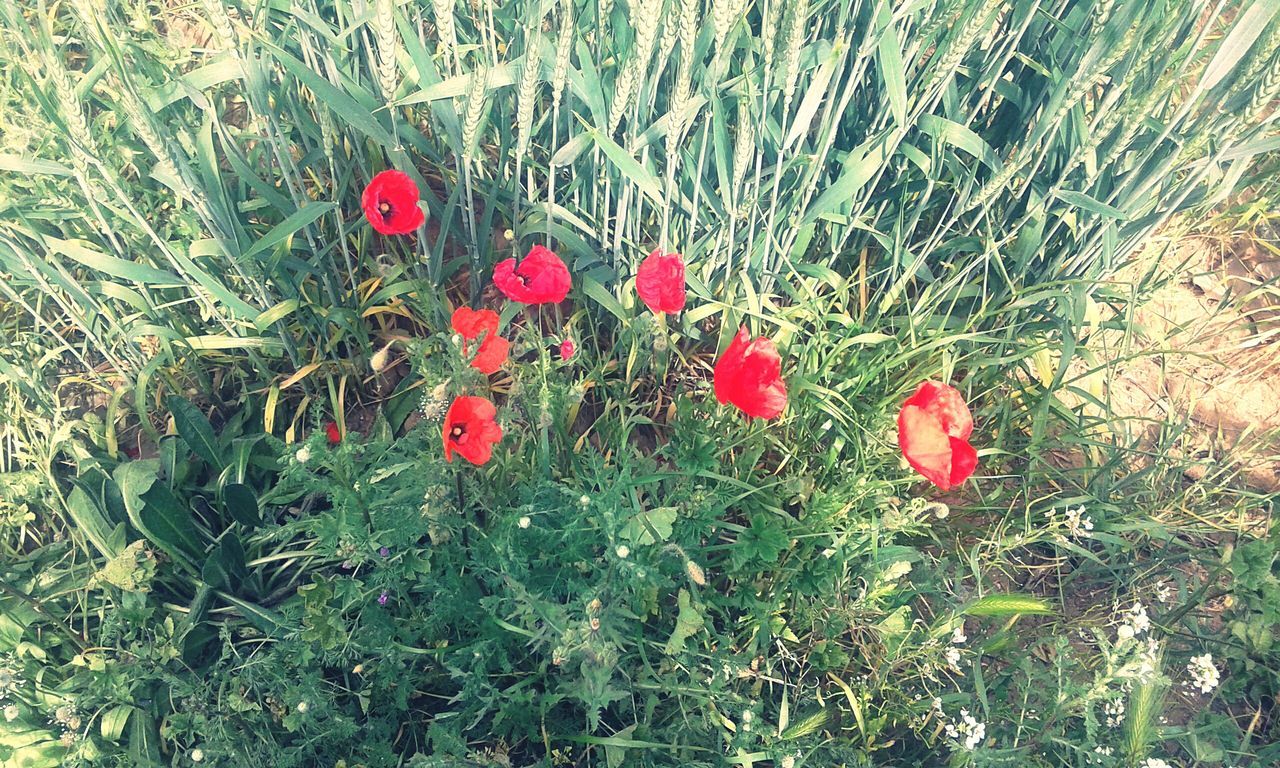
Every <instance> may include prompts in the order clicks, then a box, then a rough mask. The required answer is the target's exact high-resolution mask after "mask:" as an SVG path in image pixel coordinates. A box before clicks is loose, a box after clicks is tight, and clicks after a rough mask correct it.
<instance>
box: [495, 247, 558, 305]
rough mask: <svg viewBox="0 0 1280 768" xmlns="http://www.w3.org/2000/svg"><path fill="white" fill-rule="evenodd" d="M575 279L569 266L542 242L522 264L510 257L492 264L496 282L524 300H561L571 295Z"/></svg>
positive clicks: (516, 298) (510, 296)
mask: <svg viewBox="0 0 1280 768" xmlns="http://www.w3.org/2000/svg"><path fill="white" fill-rule="evenodd" d="M572 283H573V280H572V279H571V278H570V276H569V268H568V267H566V266H565V264H564V262H563V261H561V259H560V257H559V256H557V255H555V254H554V253H552V252H551V251H550V250H549V249H547V248H544V247H542V246H541V245H535V246H533V248H532V249H531V250H530V251H529V253H528V255H527V256H525V257H524V258H523V259H522V260H521V261H520V263H519V264H516V260H515V259H507V260H505V261H500V262H498V263H497V264H496V265H494V267H493V284H494V285H496V286H498V290H500V291H502V294H503V295H504V296H506V297H507V298H508V299H511V300H512V301H518V302H520V303H521V304H559V303H560V302H562V301H564V298H565V296H568V295H569V287H570V286H571V285H572Z"/></svg>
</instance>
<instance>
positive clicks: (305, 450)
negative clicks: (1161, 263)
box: [293, 445, 311, 464]
mask: <svg viewBox="0 0 1280 768" xmlns="http://www.w3.org/2000/svg"><path fill="white" fill-rule="evenodd" d="M293 458H294V459H296V460H297V461H298V463H299V464H306V463H307V462H308V461H309V460H310V459H311V448H310V447H308V446H305V445H304V446H302V447H301V448H299V449H298V452H297V453H295V454H293Z"/></svg>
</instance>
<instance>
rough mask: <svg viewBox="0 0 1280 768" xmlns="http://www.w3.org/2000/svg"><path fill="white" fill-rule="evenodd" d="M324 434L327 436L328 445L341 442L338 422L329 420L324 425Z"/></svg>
mask: <svg viewBox="0 0 1280 768" xmlns="http://www.w3.org/2000/svg"><path fill="white" fill-rule="evenodd" d="M324 434H325V436H326V437H327V438H329V445H337V444H338V443H340V442H342V433H341V432H339V431H338V422H336V421H331V422H329V423H328V424H325V425H324Z"/></svg>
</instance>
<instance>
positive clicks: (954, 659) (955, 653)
mask: <svg viewBox="0 0 1280 768" xmlns="http://www.w3.org/2000/svg"><path fill="white" fill-rule="evenodd" d="M944 656H945V657H946V659H947V666H948V667H950V668H951V671H952V672H959V671H960V649H959V648H957V647H955V646H954V645H953V646H949V647H948V648H947V650H946V652H945V653H944Z"/></svg>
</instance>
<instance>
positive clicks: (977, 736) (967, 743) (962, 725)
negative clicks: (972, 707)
mask: <svg viewBox="0 0 1280 768" xmlns="http://www.w3.org/2000/svg"><path fill="white" fill-rule="evenodd" d="M943 730H945V731H946V734H947V738H949V739H951V740H952V741H953V742H955V744H956V746H958V747H962V748H963V749H966V750H968V751H970V752H972V751H973V750H975V749H977V748H978V745H979V744H981V743H982V740H983V739H985V738H986V737H987V724H986V723H982V722H979V721H978V719H977V718H975V717H974V716H973V715H971V714H969V710H967V709H962V710H960V718H959V719H958V720H951V721H949V722H948V723H947V724H946V726H944V728H943Z"/></svg>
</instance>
